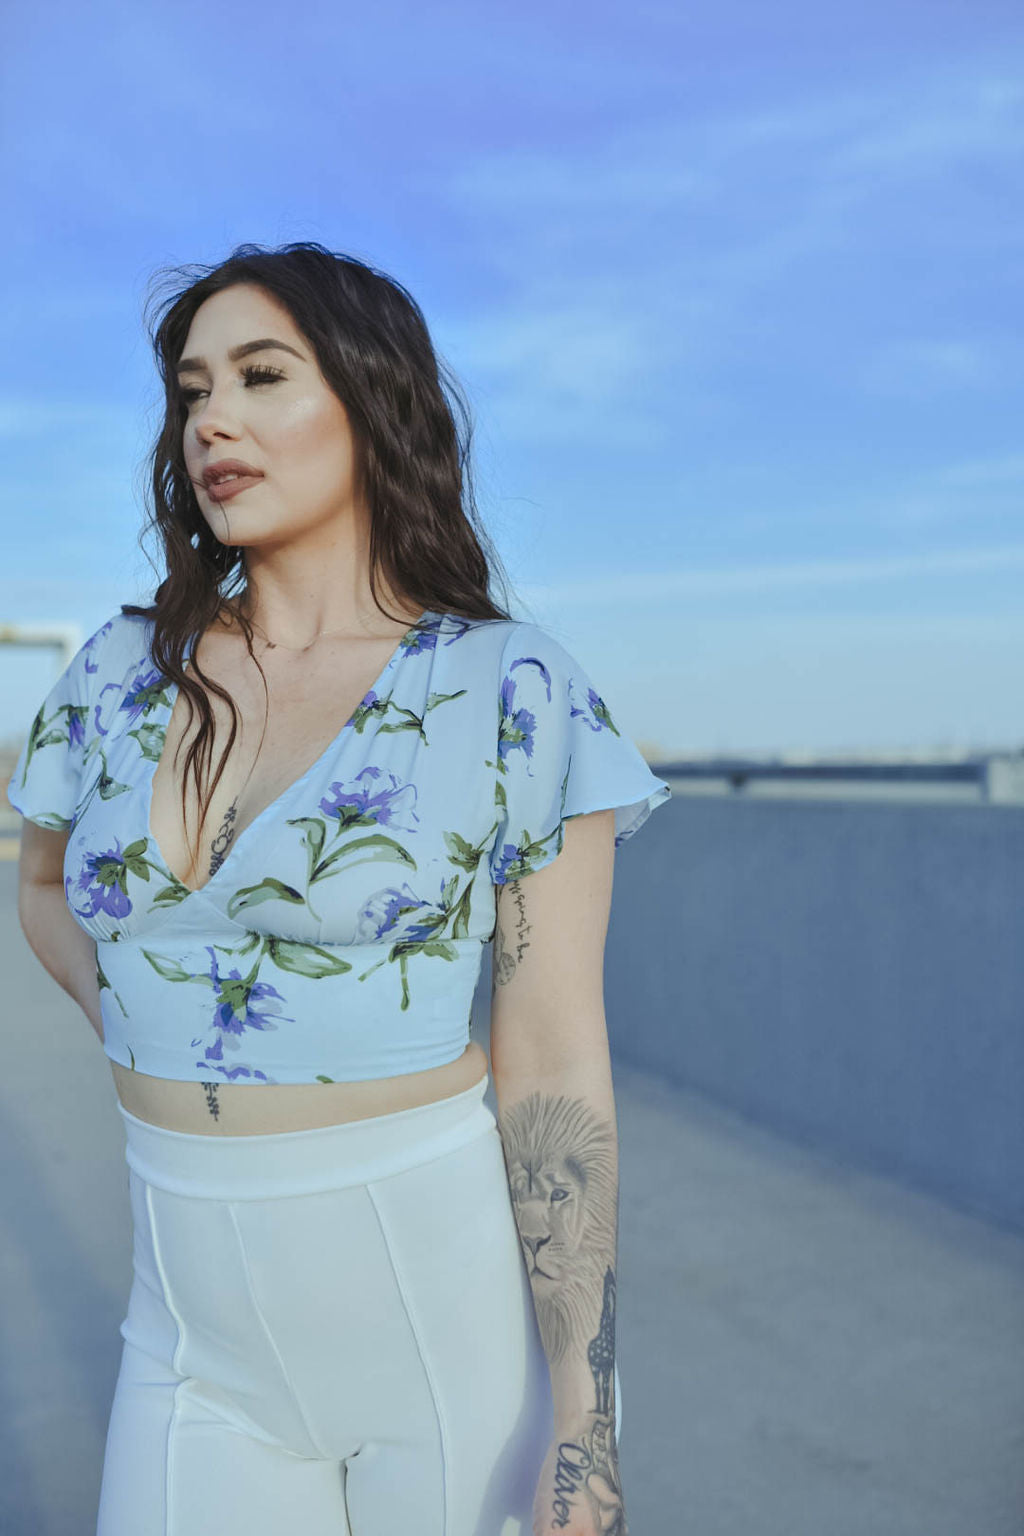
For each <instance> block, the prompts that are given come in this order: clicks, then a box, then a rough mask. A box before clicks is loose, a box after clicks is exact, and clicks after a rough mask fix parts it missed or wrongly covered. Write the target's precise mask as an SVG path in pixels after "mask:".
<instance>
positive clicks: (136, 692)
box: [121, 662, 167, 725]
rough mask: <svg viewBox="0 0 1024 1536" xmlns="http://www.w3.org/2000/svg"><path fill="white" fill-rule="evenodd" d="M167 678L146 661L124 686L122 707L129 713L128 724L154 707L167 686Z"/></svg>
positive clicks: (132, 723)
mask: <svg viewBox="0 0 1024 1536" xmlns="http://www.w3.org/2000/svg"><path fill="white" fill-rule="evenodd" d="M166 682H167V680H166V678H165V677H164V675H163V673H162V672H158V671H157V669H156V667H153V666H150V665H149V663H148V662H144V663H143V664H142V666H140V667H139V668H138V670H137V671H136V673H135V676H134V677H132V678H131V679H130V681H129V682H128V684H127V685H126V687H125V688H124V691H123V694H122V698H121V708H122V709H123V710H124V711H125V712H126V713H127V715H128V724H129V725H134V724H135V722H136V720H137V719H138V718H139V716H140V715H144V714H145V713H146V712H147V710H150V709H152V707H153V705H154V703H155V701H156V699H157V698H158V697H159V695H160V694H161V693H163V691H164V688H165V687H166Z"/></svg>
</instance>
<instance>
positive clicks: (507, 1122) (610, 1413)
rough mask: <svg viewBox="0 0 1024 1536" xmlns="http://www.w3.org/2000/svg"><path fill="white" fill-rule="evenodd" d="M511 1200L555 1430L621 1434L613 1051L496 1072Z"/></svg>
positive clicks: (611, 1435)
mask: <svg viewBox="0 0 1024 1536" xmlns="http://www.w3.org/2000/svg"><path fill="white" fill-rule="evenodd" d="M494 1084H495V1093H496V1096H497V1100H498V1128H499V1130H500V1132H501V1137H502V1144H503V1146H504V1151H505V1163H506V1168H507V1171H508V1177H509V1189H510V1191H511V1194H512V1206H513V1210H514V1212H515V1218H516V1223H517V1226H518V1228H519V1235H520V1239H521V1242H522V1247H523V1256H524V1259H525V1262H526V1268H527V1274H528V1275H529V1278H530V1285H531V1287H532V1291H533V1299H534V1305H535V1308H536V1312H537V1320H538V1324H539V1327H540V1335H541V1340H542V1343H543V1345H544V1350H545V1353H546V1354H547V1358H548V1366H549V1369H550V1373H551V1388H552V1396H553V1400H554V1408H555V1427H556V1431H557V1432H565V1433H577V1432H579V1431H580V1430H581V1429H586V1430H587V1431H588V1432H590V1431H592V1430H593V1429H594V1428H595V1426H596V1427H598V1428H599V1429H600V1432H601V1434H602V1435H605V1434H607V1435H608V1436H609V1437H610V1440H611V1442H612V1443H613V1442H614V1425H615V1378H614V1366H615V1290H616V1287H615V1272H616V1262H617V1251H616V1250H617V1236H618V1135H617V1128H616V1120H615V1102H614V1095H613V1090H612V1077H611V1067H610V1064H609V1061H608V1057H607V1053H606V1052H600V1053H597V1056H596V1059H595V1057H594V1056H589V1057H588V1058H587V1060H586V1062H585V1063H584V1064H583V1066H577V1065H570V1064H566V1063H564V1062H560V1063H557V1064H555V1063H553V1064H551V1065H550V1067H549V1068H544V1067H540V1068H538V1067H536V1066H535V1067H534V1069H533V1070H532V1071H530V1072H529V1073H528V1074H526V1073H524V1072H523V1070H522V1067H521V1065H520V1066H519V1067H518V1068H517V1073H516V1076H515V1077H514V1078H510V1077H509V1075H508V1074H507V1073H504V1074H503V1073H502V1072H501V1071H495V1073H494Z"/></svg>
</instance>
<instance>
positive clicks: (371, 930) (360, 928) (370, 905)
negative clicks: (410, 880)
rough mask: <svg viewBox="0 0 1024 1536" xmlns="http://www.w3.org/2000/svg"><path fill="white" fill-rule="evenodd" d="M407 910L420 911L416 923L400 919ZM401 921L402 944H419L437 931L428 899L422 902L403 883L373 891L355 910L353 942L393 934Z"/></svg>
mask: <svg viewBox="0 0 1024 1536" xmlns="http://www.w3.org/2000/svg"><path fill="white" fill-rule="evenodd" d="M410 912H423V913H424V914H429V917H427V916H424V918H423V920H422V921H420V922H412V923H407V922H404V921H402V920H403V919H404V918H405V917H406V916H407V914H408V913H410ZM399 923H401V935H400V937H401V939H402V942H403V944H404V943H410V944H422V943H425V942H426V940H427V939H429V938H430V937H431V935H432V934H433V933H435V932H436V930H437V925H438V913H437V908H436V907H434V906H432V905H431V903H430V902H429V901H423V900H421V898H420V897H419V896H417V895H416V893H415V892H414V891H411V890H410V889H409V887H408V886H407V885H403V886H402V887H401V889H400V890H399V889H396V887H395V886H393V885H389V886H385V888H384V889H383V890H381V891H376V892H374V894H373V895H372V896H371V897H370V898H369V900H368V901H365V902H364V903H363V905H362V906H361V907H360V909H359V921H358V925H357V928H356V943H357V944H372V943H374V942H375V941H376V940H379V939H383V938H385V937H386V936H387V935H388V934H391V933H394V932H395V929H396V928H397V927H398V925H399Z"/></svg>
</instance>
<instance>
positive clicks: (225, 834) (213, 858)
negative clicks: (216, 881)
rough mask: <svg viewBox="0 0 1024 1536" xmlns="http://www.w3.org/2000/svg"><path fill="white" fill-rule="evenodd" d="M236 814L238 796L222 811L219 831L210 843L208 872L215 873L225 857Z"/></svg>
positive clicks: (233, 832) (233, 831) (232, 834)
mask: <svg viewBox="0 0 1024 1536" xmlns="http://www.w3.org/2000/svg"><path fill="white" fill-rule="evenodd" d="M237 814H238V796H237V795H236V796H235V798H234V800H232V802H231V804H230V805H229V806H228V808H227V810H226V811H225V812H224V820H223V821H222V822H221V824H220V831H219V832H218V833H217V836H216V837H215V838H214V840H213V842H212V843H211V844H210V874H211V875H215V874H216V873H217V871H218V869H220V867H221V865H222V864H223V862H224V860H225V858H226V857H227V852H228V849H229V848H230V847H231V840H232V838H233V837H234V835H235V817H236V816H237Z"/></svg>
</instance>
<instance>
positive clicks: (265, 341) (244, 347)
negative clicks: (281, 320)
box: [177, 336, 306, 373]
mask: <svg viewBox="0 0 1024 1536" xmlns="http://www.w3.org/2000/svg"><path fill="white" fill-rule="evenodd" d="M272 347H277V348H278V349H279V350H280V351H282V352H290V353H291V354H292V356H293V357H297V358H298V359H299V360H300V362H305V361H306V359H305V358H304V357H303V356H302V353H301V352H296V350H295V348H294V347H290V346H289V345H288V343H287V342H286V341H275V340H274V338H273V337H272V336H263V337H261V338H260V340H259V341H243V342H242V343H241V344H240V345H239V346H237V347H232V348H231V350H230V352H229V353H228V357H229V358H230V360H231V362H233V363H237V362H238V359H239V358H240V357H248V356H249V353H250V352H266V351H268V350H269V349H270V348H272ZM205 369H206V359H205V358H202V357H183V358H182V359H181V362H180V363H179V364H178V367H177V372H178V373H202V372H204V371H205Z"/></svg>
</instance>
